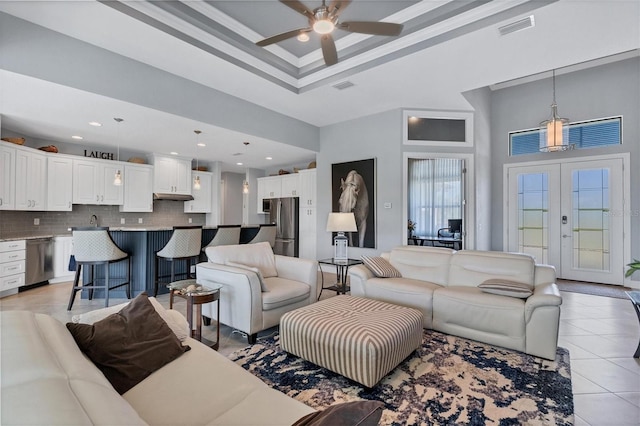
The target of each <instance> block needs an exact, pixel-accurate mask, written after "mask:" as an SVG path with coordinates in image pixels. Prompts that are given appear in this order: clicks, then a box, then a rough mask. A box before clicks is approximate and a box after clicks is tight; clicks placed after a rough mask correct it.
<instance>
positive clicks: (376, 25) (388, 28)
mask: <svg viewBox="0 0 640 426" xmlns="http://www.w3.org/2000/svg"><path fill="white" fill-rule="evenodd" d="M339 28H340V29H341V30H345V31H351V32H352V33H363V34H373V35H384V36H397V35H399V34H400V32H402V28H403V25H402V24H393V23H391V22H369V21H350V22H341V23H340V24H339Z"/></svg>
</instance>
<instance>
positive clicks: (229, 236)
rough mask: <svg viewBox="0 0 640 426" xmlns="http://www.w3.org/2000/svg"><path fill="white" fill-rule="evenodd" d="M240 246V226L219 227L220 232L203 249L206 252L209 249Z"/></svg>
mask: <svg viewBox="0 0 640 426" xmlns="http://www.w3.org/2000/svg"><path fill="white" fill-rule="evenodd" d="M235 244H240V225H218V230H217V231H216V234H215V235H214V236H213V239H212V240H211V241H210V242H209V244H207V246H206V247H203V248H202V251H205V249H206V248H207V247H214V246H228V245H235Z"/></svg>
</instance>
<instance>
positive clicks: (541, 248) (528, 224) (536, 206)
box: [518, 173, 549, 263]
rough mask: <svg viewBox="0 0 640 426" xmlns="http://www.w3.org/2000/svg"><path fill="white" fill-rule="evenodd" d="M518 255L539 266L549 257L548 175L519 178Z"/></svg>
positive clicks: (531, 174)
mask: <svg viewBox="0 0 640 426" xmlns="http://www.w3.org/2000/svg"><path fill="white" fill-rule="evenodd" d="M518 251H520V252H522V253H528V254H530V255H532V256H534V257H535V258H536V261H537V262H538V263H548V256H549V176H548V174H547V173H524V174H519V175H518Z"/></svg>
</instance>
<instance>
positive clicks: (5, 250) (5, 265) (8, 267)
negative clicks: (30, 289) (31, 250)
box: [0, 240, 27, 293]
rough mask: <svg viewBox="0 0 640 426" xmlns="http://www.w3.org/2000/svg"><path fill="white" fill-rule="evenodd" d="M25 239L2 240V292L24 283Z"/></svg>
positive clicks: (0, 275)
mask: <svg viewBox="0 0 640 426" xmlns="http://www.w3.org/2000/svg"><path fill="white" fill-rule="evenodd" d="M26 249H27V245H26V243H25V240H14V241H0V293H1V292H4V291H6V290H12V289H17V288H18V287H20V286H23V285H24V272H25V267H26V260H25V259H26V251H27V250H26Z"/></svg>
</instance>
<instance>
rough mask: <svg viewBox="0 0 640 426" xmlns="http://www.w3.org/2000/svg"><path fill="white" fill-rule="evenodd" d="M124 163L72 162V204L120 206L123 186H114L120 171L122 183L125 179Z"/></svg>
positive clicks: (100, 161) (80, 160)
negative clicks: (115, 178)
mask: <svg viewBox="0 0 640 426" xmlns="http://www.w3.org/2000/svg"><path fill="white" fill-rule="evenodd" d="M124 166H125V163H123V162H116V161H103V160H91V159H78V160H76V159H74V160H73V204H99V205H114V206H115V205H122V204H123V203H124V185H114V184H113V179H114V176H115V174H116V171H118V170H120V173H121V175H122V180H123V183H124V182H125V181H126V179H127V175H126V171H125V168H124Z"/></svg>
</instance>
